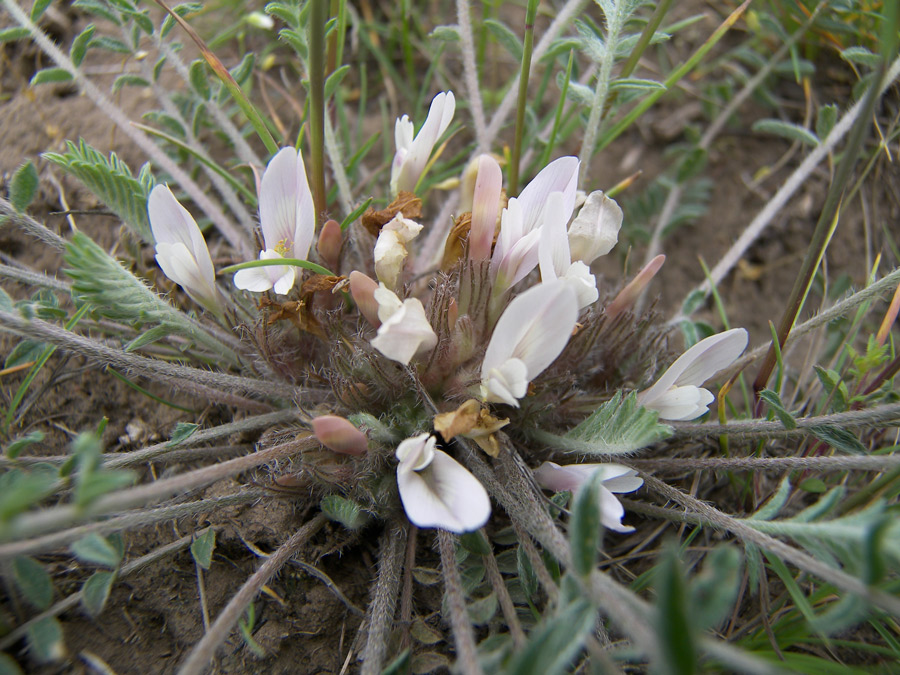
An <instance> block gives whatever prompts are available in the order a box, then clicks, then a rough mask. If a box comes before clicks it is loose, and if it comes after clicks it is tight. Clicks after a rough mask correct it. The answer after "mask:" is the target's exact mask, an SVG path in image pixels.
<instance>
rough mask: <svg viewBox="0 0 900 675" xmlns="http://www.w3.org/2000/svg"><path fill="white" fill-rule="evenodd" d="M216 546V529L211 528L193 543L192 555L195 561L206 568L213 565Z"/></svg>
mask: <svg viewBox="0 0 900 675" xmlns="http://www.w3.org/2000/svg"><path fill="white" fill-rule="evenodd" d="M215 548H216V531H215V530H214V529H213V528H209V529H208V530H206V532H204V533H203V534H201V535H200V536H199V537H197V538H196V539H195V540H194V543H193V544H191V555H192V556H193V557H194V561H195V562H196V563H197V564H198V565H200V567H202V568H203V569H205V570H208V569H209V566H210V565H212V554H213V551H214V550H215Z"/></svg>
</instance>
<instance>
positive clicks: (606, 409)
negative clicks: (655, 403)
mask: <svg viewBox="0 0 900 675" xmlns="http://www.w3.org/2000/svg"><path fill="white" fill-rule="evenodd" d="M657 417H658V416H657V413H656V412H655V411H653V410H648V409H647V408H644V407H643V406H641V405H639V404H638V402H637V394H636V393H634V392H632V393H630V394H628V396H623V394H622V392H616V395H615V396H613V397H612V398H611V399H610V400H609V401H607V402H606V403H604V404H603V405H602V406H600V407H599V408H598V409H597V410H596V411H594V412H593V413H592V414H591V416H590V417H588V418H587V419H586V420H584V421H583V422H582V423H581V424H579V425H578V426H577V427H575V428H574V429H572V430H571V431H569V433H567V434H566V435H565V436H556V435H555V434H550V433H547V432H544V431H540V430H536V431H534V432H532V435H533V436H534V438H536V439H537V440H539V441H542V442H544V443H547V444H548V445H551V446H552V447H554V448H557V449H559V450H565V451H568V452H577V453H580V454H587V455H622V454H627V453H630V452H634V451H636V450H640V449H641V448H646V447H647V446H648V445H652V444H653V443H656V442H658V441H661V440H663V439H665V438H668V437H669V436H671V435H672V433H673V432H674V430H673V429H672V427H670V426H669V425H667V424H660V423H659V422H658V421H657Z"/></svg>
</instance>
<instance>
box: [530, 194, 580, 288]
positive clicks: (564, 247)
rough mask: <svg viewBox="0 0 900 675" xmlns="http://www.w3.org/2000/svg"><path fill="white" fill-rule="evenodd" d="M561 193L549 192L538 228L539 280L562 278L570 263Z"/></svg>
mask: <svg viewBox="0 0 900 675" xmlns="http://www.w3.org/2000/svg"><path fill="white" fill-rule="evenodd" d="M563 200H564V197H563V193H562V192H551V193H550V195H549V196H548V197H547V211H546V217H545V218H544V223H543V225H542V226H541V228H540V232H541V239H540V243H539V244H538V260H539V261H540V269H541V280H542V281H553V280H554V279H558V278H559V277H561V276H563V275H564V274H565V273H566V271H567V270H568V269H569V265H571V263H572V259H571V256H570V255H569V238H568V236H567V235H566V222H567V219H566V218H564V217H563V213H562V212H563Z"/></svg>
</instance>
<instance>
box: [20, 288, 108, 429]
mask: <svg viewBox="0 0 900 675" xmlns="http://www.w3.org/2000/svg"><path fill="white" fill-rule="evenodd" d="M90 308H91V306H90V305H89V304H84V305H82V306H81V308H80V309H79V310H78V311H77V312H75V314H74V315H73V316H72V318H71V319H69V320H68V321H67V322H66V325H65V329H66V330H69V331H70V330H72V329H73V328H75V324H77V323H78V322H79V321H80V320H81V318H82V317H83V316H84V315H85V314H87V312H88V310H90ZM55 351H56V346H55V345H47V346H46V347H45V348H44V351H43V352H41V355H40V356H39V357H38V359H37V361H35V364H34V365H33V366H32V367H31V370H29V371H28V375H26V376H25V379H24V380H23V381H22V384H21V385H19V388H18V390H17V391H16V394H15V396H13V400H12V401H11V402H10V404H9V410H7V411H6V419H4V420H3V433H4V434H6V433H8V432H9V428H10V426H11V425H12V423H13V420H15V418H16V410H17V409H18V407H19V404H20V403H21V402H22V399H23V398H25V394H26V393H27V392H28V388H29V387H30V386H31V383H32V382H33V381H34V378H36V377H37V376H38V373H40V372H41V368H43V367H44V365H45V364H46V363H47V361H48V360H50V357H51V356H53V352H55Z"/></svg>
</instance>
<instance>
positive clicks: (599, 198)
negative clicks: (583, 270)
mask: <svg viewBox="0 0 900 675" xmlns="http://www.w3.org/2000/svg"><path fill="white" fill-rule="evenodd" d="M621 227H622V209H621V208H619V205H618V204H616V202H615V200H612V199H610V198H609V197H607V196H606V195H605V194H603V193H602V192H601V191H600V190H597V191H596V192H592V193H591V194H590V195H588V198H587V201H586V202H585V204H584V206H583V207H581V211H579V212H578V215H577V216H575V220H573V221H572V225H571V226H570V227H569V248H570V250H571V252H572V260H580V261H582V262H583V263H585V264H586V265H590V264H591V263H592V262H594V260H596V259H597V258H599V257H600V256H602V255H606V254H607V253H609V252H610V251H611V250H612V248H613V246H615V245H616V242H618V240H619V230H620V229H621Z"/></svg>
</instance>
